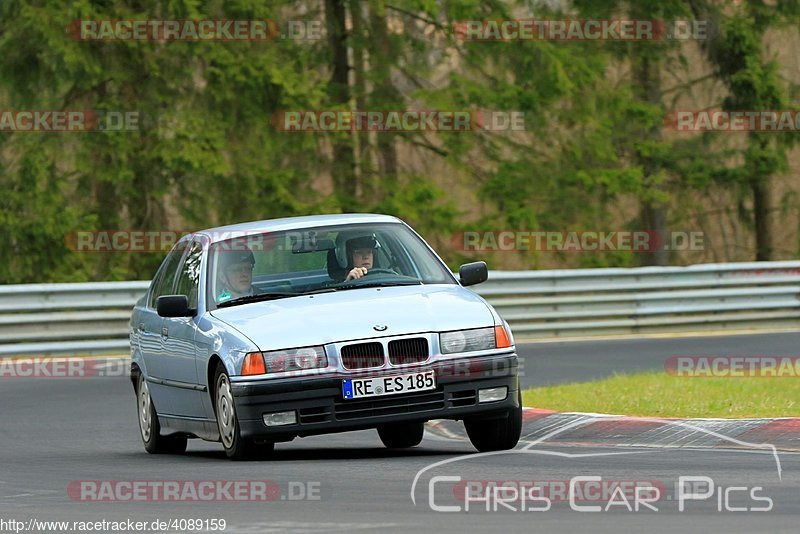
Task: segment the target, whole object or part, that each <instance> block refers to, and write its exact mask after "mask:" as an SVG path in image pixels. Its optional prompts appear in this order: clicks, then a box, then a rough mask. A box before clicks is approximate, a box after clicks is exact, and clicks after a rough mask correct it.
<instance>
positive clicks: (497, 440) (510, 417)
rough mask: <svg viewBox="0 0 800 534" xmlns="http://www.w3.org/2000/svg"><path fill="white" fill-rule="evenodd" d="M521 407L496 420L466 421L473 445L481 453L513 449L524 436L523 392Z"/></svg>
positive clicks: (512, 409)
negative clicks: (522, 435) (521, 436)
mask: <svg viewBox="0 0 800 534" xmlns="http://www.w3.org/2000/svg"><path fill="white" fill-rule="evenodd" d="M518 399H519V407H518V408H511V409H510V410H509V411H508V413H507V415H506V417H502V416H501V417H498V418H496V419H465V420H464V427H465V428H466V429H467V435H468V436H469V440H470V441H471V442H472V445H473V446H474V447H475V448H476V449H478V451H480V452H490V451H506V450H509V449H513V448H514V447H516V446H517V443H518V442H519V437H520V434H522V392H521V391H520V392H519V393H518Z"/></svg>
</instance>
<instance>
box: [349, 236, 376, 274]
mask: <svg viewBox="0 0 800 534" xmlns="http://www.w3.org/2000/svg"><path fill="white" fill-rule="evenodd" d="M377 247H378V241H377V240H376V239H375V237H374V236H371V235H368V236H363V237H355V238H353V239H349V240H348V241H347V243H346V244H345V248H346V250H347V258H348V260H349V261H348V264H349V266H351V267H352V268H351V269H350V271H348V273H347V277H346V278H345V279H344V281H345V282H348V281H350V280H357V279H358V278H361V277H362V276H364V275H366V274H367V272H368V271H369V270H370V269H372V265H373V262H374V261H375V249H376V248H377Z"/></svg>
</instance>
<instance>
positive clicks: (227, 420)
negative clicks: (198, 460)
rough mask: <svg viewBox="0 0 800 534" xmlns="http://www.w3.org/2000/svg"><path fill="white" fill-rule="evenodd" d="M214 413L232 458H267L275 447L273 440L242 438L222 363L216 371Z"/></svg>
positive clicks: (223, 444)
mask: <svg viewBox="0 0 800 534" xmlns="http://www.w3.org/2000/svg"><path fill="white" fill-rule="evenodd" d="M214 414H215V416H216V419H217V428H218V429H219V436H220V441H221V442H222V447H223V448H224V449H225V455H226V456H227V457H228V458H230V459H231V460H254V459H262V458H267V457H269V456H270V454H271V453H272V451H273V450H274V449H275V443H273V442H271V441H266V440H259V441H256V440H251V439H245V438H242V436H241V433H240V428H239V418H238V417H237V416H236V406H235V405H234V403H233V394H232V393H231V389H230V378H229V377H228V373H227V372H225V367H224V366H223V365H222V364H219V365H217V370H216V372H215V373H214Z"/></svg>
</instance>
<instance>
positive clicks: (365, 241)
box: [336, 230, 381, 269]
mask: <svg viewBox="0 0 800 534" xmlns="http://www.w3.org/2000/svg"><path fill="white" fill-rule="evenodd" d="M380 246H381V245H380V243H378V239H377V238H376V237H375V234H374V233H372V232H364V231H363V230H349V231H345V232H340V233H339V235H338V236H336V260H337V262H338V263H339V266H340V267H341V268H343V269H344V268H346V267H347V266H348V265H349V263H350V259H351V258H352V257H353V251H354V250H358V249H362V248H369V249H373V250H375V249H377V248H380Z"/></svg>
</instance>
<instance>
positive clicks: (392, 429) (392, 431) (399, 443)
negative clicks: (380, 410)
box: [378, 423, 425, 449]
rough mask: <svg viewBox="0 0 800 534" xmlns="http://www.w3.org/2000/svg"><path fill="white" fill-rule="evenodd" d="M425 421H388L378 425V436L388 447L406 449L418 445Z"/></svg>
mask: <svg viewBox="0 0 800 534" xmlns="http://www.w3.org/2000/svg"><path fill="white" fill-rule="evenodd" d="M424 432H425V423H390V424H387V425H381V426H379V427H378V436H380V438H381V441H382V442H383V444H384V445H386V447H388V448H390V449H407V448H408V447H414V446H415V445H419V444H420V442H421V441H422V434H423V433H424Z"/></svg>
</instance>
